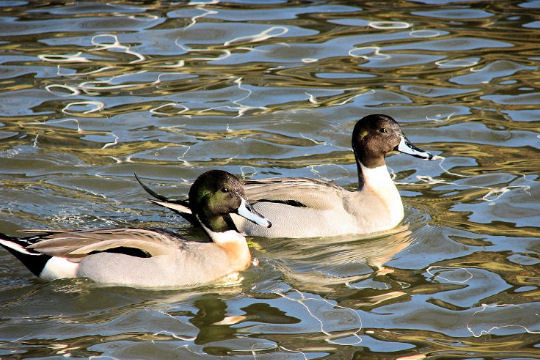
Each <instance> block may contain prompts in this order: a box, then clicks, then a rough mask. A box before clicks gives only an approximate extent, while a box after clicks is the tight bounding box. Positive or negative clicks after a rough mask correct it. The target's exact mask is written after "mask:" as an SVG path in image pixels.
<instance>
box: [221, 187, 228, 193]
mask: <svg viewBox="0 0 540 360" xmlns="http://www.w3.org/2000/svg"><path fill="white" fill-rule="evenodd" d="M221 192H223V193H228V192H229V189H228V188H226V187H224V188H221Z"/></svg>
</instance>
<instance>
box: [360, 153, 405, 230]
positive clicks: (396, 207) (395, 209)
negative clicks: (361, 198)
mask: <svg viewBox="0 0 540 360" xmlns="http://www.w3.org/2000/svg"><path fill="white" fill-rule="evenodd" d="M360 166H361V168H362V175H363V177H364V187H363V188H362V191H366V192H369V193H373V194H374V195H375V196H376V197H377V198H379V199H380V201H381V202H382V203H383V204H384V206H385V207H386V208H387V209H388V213H389V215H390V218H391V220H392V221H393V222H395V223H396V224H397V223H398V222H399V221H401V219H403V215H404V213H403V203H402V202H401V196H400V195H399V191H398V189H397V188H396V185H395V184H394V182H393V181H392V178H391V177H390V173H389V172H388V169H387V168H386V165H381V166H378V167H376V168H368V167H365V166H364V165H362V164H361V163H360Z"/></svg>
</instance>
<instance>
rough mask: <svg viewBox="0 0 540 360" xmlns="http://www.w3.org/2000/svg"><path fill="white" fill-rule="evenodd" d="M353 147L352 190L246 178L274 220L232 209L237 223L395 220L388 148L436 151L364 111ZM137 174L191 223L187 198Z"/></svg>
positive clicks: (286, 225) (296, 229)
mask: <svg viewBox="0 0 540 360" xmlns="http://www.w3.org/2000/svg"><path fill="white" fill-rule="evenodd" d="M352 148H353V151H354V155H355V158H356V165H357V169H358V189H357V190H356V191H348V190H346V189H344V188H342V187H340V186H337V185H335V184H332V183H330V182H327V181H322V180H315V179H309V178H300V177H283V178H269V179H262V180H247V181H245V182H244V188H245V190H246V194H247V197H248V199H249V201H250V202H251V203H252V205H253V207H254V208H255V210H257V211H259V212H261V213H262V214H264V215H265V216H266V217H267V218H268V219H269V220H270V221H271V222H272V224H273V226H272V227H271V228H263V227H257V226H254V225H253V224H252V223H250V222H249V221H246V220H245V219H242V218H241V217H239V216H235V215H233V216H232V219H233V221H234V223H235V225H236V227H237V229H238V230H239V231H241V232H242V233H244V234H246V235H249V236H259V237H270V238H275V237H279V238H283V237H287V238H302V237H327V236H340V235H349V234H358V235H364V234H369V233H375V232H380V231H385V230H389V229H392V228H394V227H395V226H397V225H398V224H399V223H400V222H401V220H402V219H403V216H404V212H403V204H402V202H401V197H400V195H399V192H398V190H397V188H396V185H395V184H394V182H393V181H392V179H391V177H390V174H389V172H388V169H387V168H386V163H385V156H386V154H388V153H390V152H392V151H399V152H401V153H404V154H409V155H412V156H415V157H418V158H421V159H426V160H432V159H434V156H433V155H432V154H430V153H429V152H426V151H424V150H422V149H419V148H417V147H416V146H414V145H413V144H412V143H411V142H410V141H409V140H408V139H407V138H406V137H405V135H404V134H403V131H402V129H401V127H400V126H399V124H398V123H397V122H396V121H395V120H394V119H393V118H392V117H390V116H388V115H383V114H372V115H368V116H365V117H364V118H362V119H360V120H359V121H358V122H357V123H356V125H355V127H354V130H353V133H352ZM137 180H138V181H139V183H140V184H141V186H142V187H143V188H144V189H145V190H146V191H147V192H148V193H149V194H150V195H152V196H153V197H155V198H156V199H155V200H152V201H153V202H154V203H156V204H158V205H161V206H164V207H167V208H170V209H172V210H174V211H176V212H177V213H179V214H180V215H181V216H183V217H184V218H186V219H187V220H188V221H191V222H192V223H195V219H194V218H193V214H192V212H191V210H190V205H189V200H180V199H172V198H167V197H165V196H163V195H160V194H157V193H156V192H154V191H152V190H151V189H150V188H148V186H146V185H144V184H143V183H142V182H141V181H140V179H139V178H137Z"/></svg>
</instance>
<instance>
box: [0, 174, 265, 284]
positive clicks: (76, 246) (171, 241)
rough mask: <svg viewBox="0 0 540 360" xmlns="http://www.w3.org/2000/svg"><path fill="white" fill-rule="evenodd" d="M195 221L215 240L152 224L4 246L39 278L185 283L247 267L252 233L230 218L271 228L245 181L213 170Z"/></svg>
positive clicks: (192, 198)
mask: <svg viewBox="0 0 540 360" xmlns="http://www.w3.org/2000/svg"><path fill="white" fill-rule="evenodd" d="M189 203H190V211H191V213H192V214H193V219H194V221H196V222H197V223H198V224H199V225H200V226H202V228H203V229H204V231H205V232H206V233H207V234H208V236H209V237H210V239H211V240H212V242H192V241H185V240H183V239H181V238H179V237H177V236H175V235H173V234H171V233H169V232H166V231H158V230H148V229H127V228H124V229H122V228H119V229H110V230H90V231H86V230H83V231H67V232H63V231H50V232H47V233H44V234H39V235H35V236H29V237H23V238H15V237H11V236H7V235H4V234H0V244H1V245H2V246H3V247H4V248H6V249H7V250H8V251H9V252H11V253H12V254H13V255H15V256H16V257H17V258H18V259H19V260H20V261H22V263H23V264H24V265H26V267H27V268H28V269H29V270H30V271H31V272H32V273H34V274H35V275H37V276H39V277H40V278H43V279H47V280H53V279H59V278H74V277H86V278H90V279H91V280H94V281H95V282H97V283H101V284H111V285H124V286H133V287H150V288H156V287H167V288H174V287H185V286H193V285H199V284H203V283H207V282H211V281H213V280H216V279H219V278H221V277H224V276H225V275H228V274H230V273H234V272H238V271H242V270H245V269H246V268H248V267H249V266H250V264H251V254H250V251H249V248H248V246H247V243H246V239H245V238H244V236H243V235H241V234H240V233H239V232H238V231H237V228H236V226H235V224H234V222H233V220H232V218H231V215H232V214H234V215H238V216H239V217H242V218H245V219H246V220H248V221H253V222H254V223H256V224H258V225H260V226H264V227H270V226H271V224H270V222H269V221H268V220H267V219H265V218H264V217H262V216H261V215H260V214H258V213H257V212H256V211H255V210H254V209H253V208H252V207H251V205H250V204H249V203H248V202H247V200H246V196H245V192H244V189H243V187H242V184H241V182H240V181H239V180H238V179H237V178H236V177H235V176H234V175H231V174H229V173H227V172H225V171H219V170H212V171H208V172H206V173H204V174H202V175H201V176H199V177H198V178H197V180H196V181H195V183H194V184H193V186H192V187H191V189H190V191H189Z"/></svg>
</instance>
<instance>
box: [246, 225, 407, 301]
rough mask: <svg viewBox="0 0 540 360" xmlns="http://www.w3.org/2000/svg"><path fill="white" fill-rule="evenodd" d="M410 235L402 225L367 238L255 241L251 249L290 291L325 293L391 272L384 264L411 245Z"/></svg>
mask: <svg viewBox="0 0 540 360" xmlns="http://www.w3.org/2000/svg"><path fill="white" fill-rule="evenodd" d="M411 233H412V232H411V229H410V228H409V226H405V225H404V226H401V227H399V228H396V229H393V231H392V232H384V233H378V234H377V236H376V237H373V234H372V235H371V236H370V238H365V237H363V238H359V237H358V236H354V237H352V236H347V237H339V238H331V241H329V238H327V237H324V238H312V239H305V240H303V241H299V240H298V239H295V241H294V242H291V241H290V239H257V242H256V244H255V246H254V247H255V248H260V249H259V250H258V252H255V254H256V256H258V257H259V258H260V259H265V261H266V262H268V263H269V264H270V266H273V267H274V268H275V269H276V270H277V271H278V272H279V273H280V274H281V276H282V277H283V278H284V281H285V282H287V283H288V284H289V285H290V286H292V287H293V288H295V289H299V290H303V289H305V290H306V291H308V290H309V291H310V292H313V291H315V292H318V293H327V292H333V291H335V287H336V286H338V285H345V286H348V285H349V284H351V283H355V282H357V281H361V280H364V279H366V278H369V277H373V276H377V275H386V274H388V273H390V272H392V269H391V268H389V267H386V266H385V264H386V263H388V262H389V261H390V260H392V259H393V258H394V256H395V255H396V254H398V253H399V252H401V251H402V250H403V249H405V248H406V247H408V246H409V245H410V244H411V242H412V241H413V238H412V237H411Z"/></svg>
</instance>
